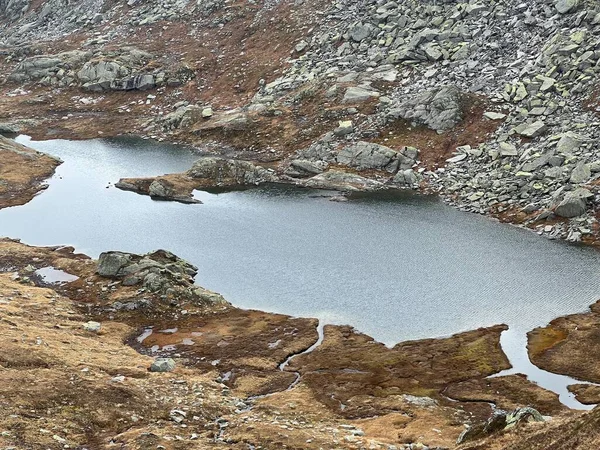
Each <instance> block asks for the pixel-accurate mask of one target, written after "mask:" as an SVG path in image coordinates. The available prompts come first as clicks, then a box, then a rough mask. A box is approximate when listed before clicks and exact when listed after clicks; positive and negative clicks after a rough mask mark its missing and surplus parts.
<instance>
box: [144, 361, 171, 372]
mask: <svg viewBox="0 0 600 450" xmlns="http://www.w3.org/2000/svg"><path fill="white" fill-rule="evenodd" d="M174 369H175V361H173V359H171V358H156V359H155V360H154V362H153V363H152V365H151V366H150V372H171V371H173V370H174Z"/></svg>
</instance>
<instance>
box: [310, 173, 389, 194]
mask: <svg viewBox="0 0 600 450" xmlns="http://www.w3.org/2000/svg"><path fill="white" fill-rule="evenodd" d="M302 185H303V186H305V187H309V188H315V189H330V190H336V191H347V192H358V191H376V190H379V189H383V188H384V185H383V183H380V182H378V181H375V180H371V179H369V178H365V177H361V176H360V175H356V174H353V173H347V172H342V171H341V170H328V171H327V172H323V173H321V174H319V175H315V176H314V177H312V178H309V179H308V180H306V181H304V182H303V183H302Z"/></svg>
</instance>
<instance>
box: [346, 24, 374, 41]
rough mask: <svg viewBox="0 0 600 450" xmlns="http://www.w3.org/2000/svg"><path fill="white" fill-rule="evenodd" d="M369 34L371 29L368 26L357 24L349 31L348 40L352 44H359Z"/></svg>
mask: <svg viewBox="0 0 600 450" xmlns="http://www.w3.org/2000/svg"><path fill="white" fill-rule="evenodd" d="M369 34H371V27H370V26H369V25H363V24H358V25H355V26H354V27H352V28H351V29H350V32H349V35H350V39H352V40H353V41H354V42H361V41H362V40H364V39H366V38H367V37H369Z"/></svg>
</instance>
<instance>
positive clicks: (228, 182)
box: [187, 156, 277, 186]
mask: <svg viewBox="0 0 600 450" xmlns="http://www.w3.org/2000/svg"><path fill="white" fill-rule="evenodd" d="M187 175H188V176H190V177H192V178H196V179H205V180H209V181H210V184H211V185H213V186H245V185H258V184H261V183H267V182H275V181H277V177H276V176H275V174H274V173H273V172H271V171H270V170H267V169H265V168H264V167H260V166H257V165H254V164H253V163H251V162H249V161H240V160H236V159H226V158H220V157H217V156H206V157H203V158H200V159H199V160H197V161H196V162H195V163H194V165H193V166H192V168H191V169H190V170H188V171H187Z"/></svg>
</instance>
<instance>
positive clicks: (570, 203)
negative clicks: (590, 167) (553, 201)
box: [554, 188, 593, 218]
mask: <svg viewBox="0 0 600 450" xmlns="http://www.w3.org/2000/svg"><path fill="white" fill-rule="evenodd" d="M592 196H593V194H592V193H591V192H590V191H588V190H587V189H582V188H580V189H576V190H575V191H573V192H569V193H567V194H566V195H565V197H564V199H563V201H562V202H560V203H559V205H558V206H557V207H556V209H555V210H554V213H555V214H556V215H557V216H560V217H566V218H571V217H578V216H581V215H583V214H585V210H586V199H587V198H590V197H592Z"/></svg>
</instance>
